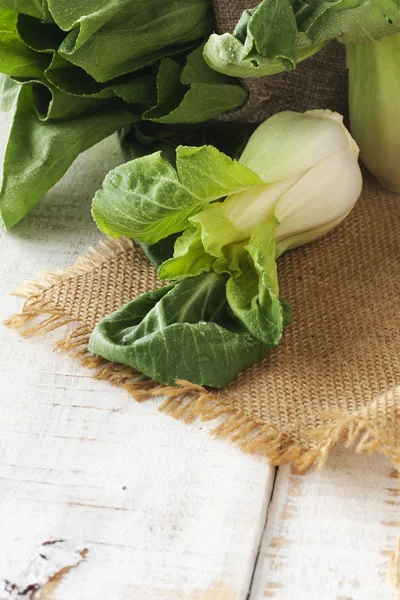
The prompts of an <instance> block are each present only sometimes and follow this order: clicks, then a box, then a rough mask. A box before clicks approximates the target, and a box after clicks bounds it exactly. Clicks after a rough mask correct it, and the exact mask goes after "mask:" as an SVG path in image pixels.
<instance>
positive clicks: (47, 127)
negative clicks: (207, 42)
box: [0, 0, 247, 229]
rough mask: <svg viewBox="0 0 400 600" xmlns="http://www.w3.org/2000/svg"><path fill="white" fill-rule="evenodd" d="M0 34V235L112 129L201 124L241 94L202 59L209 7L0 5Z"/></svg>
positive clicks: (135, 0) (188, 3) (155, 0)
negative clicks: (6, 114) (0, 144)
mask: <svg viewBox="0 0 400 600" xmlns="http://www.w3.org/2000/svg"><path fill="white" fill-rule="evenodd" d="M0 27H1V30H2V36H1V40H0V49H1V52H0V73H1V74H2V75H0V102H1V108H2V109H3V110H11V111H12V112H13V117H12V123H11V128H10V133H9V139H8V143H7V147H6V150H5V157H4V165H3V180H2V187H1V190H0V215H1V222H2V224H3V225H4V227H5V228H6V229H9V228H10V227H12V226H13V225H15V224H16V223H18V221H20V220H21V219H22V218H23V217H24V216H25V215H26V214H27V212H28V211H29V210H30V209H31V208H32V207H33V206H34V205H35V204H36V203H37V202H38V200H39V199H40V198H41V197H42V196H43V194H44V193H45V192H46V191H47V190H49V189H50V188H51V187H52V186H53V185H54V184H55V183H56V182H57V181H58V180H59V179H60V178H61V177H62V175H63V174H64V173H65V172H66V170H67V169H68V168H69V166H70V165H71V164H72V162H73V161H74V159H75V158H76V157H77V156H78V154H79V153H80V152H82V151H84V150H86V149H87V148H89V147H90V146H92V145H94V144H96V143H97V142H99V141H100V140H102V139H103V138H105V137H107V136H109V135H110V134H112V133H113V132H115V131H117V130H119V129H121V128H123V127H127V126H130V125H132V124H137V125H138V126H139V124H142V123H144V122H151V123H153V124H156V127H157V131H158V132H159V131H161V130H162V129H163V128H164V127H166V126H167V127H168V126H173V125H175V124H196V123H201V122H204V121H207V120H209V119H212V118H213V117H215V116H217V115H219V114H220V113H223V112H225V111H228V110H231V109H234V108H236V107H238V106H240V105H241V104H242V103H243V102H244V101H245V99H246V97H247V92H246V91H245V90H244V88H243V87H242V86H241V85H240V84H239V83H238V82H237V81H235V80H234V79H231V78H229V77H226V76H223V75H221V74H219V73H217V72H215V71H213V70H212V69H210V68H209V67H208V66H207V64H206V63H205V61H204V59H203V57H202V49H203V43H204V39H205V38H206V37H207V36H208V35H209V34H210V33H211V31H212V28H213V20H212V15H211V6H210V0H111V1H108V0H107V1H105V0H100V1H96V2H94V1H93V0H81V1H79V2H71V1H70V0H0ZM160 137H162V134H160V133H157V135H155V136H154V139H158V138H160Z"/></svg>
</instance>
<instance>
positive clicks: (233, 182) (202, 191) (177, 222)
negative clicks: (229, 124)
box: [92, 146, 262, 244]
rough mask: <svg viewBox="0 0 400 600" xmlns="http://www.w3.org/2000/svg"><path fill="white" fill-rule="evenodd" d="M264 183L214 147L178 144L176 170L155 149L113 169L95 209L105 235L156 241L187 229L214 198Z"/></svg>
mask: <svg viewBox="0 0 400 600" xmlns="http://www.w3.org/2000/svg"><path fill="white" fill-rule="evenodd" d="M260 184H262V181H261V180H260V178H259V177H258V175H256V174H255V173H253V172H252V171H250V170H249V169H248V168H247V167H245V166H244V165H241V164H240V163H238V162H236V161H233V160H232V159H231V158H229V157H228V156H226V155H224V154H222V153H221V152H219V151H218V150H216V148H213V147H212V146H203V147H200V148H195V147H182V146H180V147H178V148H177V151H176V169H175V168H174V167H173V166H172V165H171V164H170V163H169V162H167V161H166V160H164V159H163V158H162V156H161V153H160V152H156V153H154V154H151V155H148V156H144V157H141V158H137V159H136V160H133V161H131V162H128V163H125V164H124V165H120V166H118V167H117V168H115V169H114V170H113V171H111V172H110V173H109V174H108V175H107V177H106V178H105V180H104V183H103V189H102V190H99V191H98V192H97V193H96V195H95V197H94V200H93V208H92V213H93V217H94V219H95V221H96V223H97V225H98V227H99V228H100V229H101V230H102V231H104V233H107V234H108V235H110V236H113V237H118V236H121V235H124V236H126V237H134V238H137V239H139V240H141V241H143V242H147V243H150V244H153V243H156V242H158V241H159V240H161V239H162V238H165V237H167V236H168V235H171V234H173V233H177V232H179V231H183V230H185V229H187V227H188V226H189V222H188V219H189V217H191V216H192V215H194V214H196V213H198V212H199V211H201V210H203V208H204V207H205V206H206V205H207V204H208V203H209V202H211V201H212V200H216V199H217V198H220V197H221V196H226V195H227V194H230V193H233V192H237V191H240V190H244V189H248V188H250V187H254V186H256V185H260Z"/></svg>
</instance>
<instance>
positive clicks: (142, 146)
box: [120, 121, 251, 162]
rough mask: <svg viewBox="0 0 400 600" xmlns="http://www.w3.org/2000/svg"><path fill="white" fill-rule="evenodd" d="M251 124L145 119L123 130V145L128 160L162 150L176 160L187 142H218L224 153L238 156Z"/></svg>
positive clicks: (212, 143) (197, 143) (234, 156)
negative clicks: (164, 122) (178, 150)
mask: <svg viewBox="0 0 400 600" xmlns="http://www.w3.org/2000/svg"><path fill="white" fill-rule="evenodd" d="M250 132H251V127H250V125H249V124H247V123H235V127H232V124H231V123H229V122H228V123H225V122H223V121H212V122H206V123H202V124H201V125H191V126H187V125H185V124H177V125H164V126H162V127H160V126H159V125H158V124H157V123H151V122H143V123H138V124H136V125H133V126H132V127H131V128H128V129H124V130H122V131H121V133H120V143H121V149H122V152H123V154H124V158H125V160H126V161H128V160H132V159H134V158H139V157H140V156H144V155H145V154H152V153H153V152H156V151H157V150H161V151H162V155H163V157H164V158H166V159H167V160H169V161H170V162H174V161H175V151H176V148H177V147H178V146H180V145H184V146H205V145H211V146H215V147H216V148H218V149H219V150H221V152H223V153H224V154H227V155H228V156H231V157H232V158H238V157H239V156H240V153H241V152H242V150H243V148H244V146H245V145H246V142H247V140H248V138H249V135H250Z"/></svg>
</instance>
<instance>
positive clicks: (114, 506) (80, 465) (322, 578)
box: [0, 135, 399, 600]
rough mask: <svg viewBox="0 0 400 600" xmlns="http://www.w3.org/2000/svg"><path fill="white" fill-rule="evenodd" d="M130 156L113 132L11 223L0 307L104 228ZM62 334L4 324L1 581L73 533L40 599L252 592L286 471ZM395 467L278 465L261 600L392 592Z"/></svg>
mask: <svg viewBox="0 0 400 600" xmlns="http://www.w3.org/2000/svg"><path fill="white" fill-rule="evenodd" d="M0 140H3V141H4V135H3V136H1V135H0ZM119 160H120V158H119V152H118V148H117V144H116V141H115V140H114V141H107V142H106V143H103V144H101V145H100V146H99V147H98V148H96V149H94V150H93V151H91V152H89V153H88V154H87V155H86V156H84V157H82V158H81V159H79V160H78V161H77V163H76V164H75V166H74V168H73V170H72V172H71V173H70V174H68V175H67V176H66V177H65V178H64V180H63V181H62V182H61V183H60V184H59V185H58V186H57V187H56V188H55V189H54V190H53V191H52V192H50V193H49V194H48V195H47V197H46V198H45V199H44V201H42V203H41V204H40V205H39V206H38V207H37V208H36V209H35V210H34V211H32V213H31V214H30V215H29V216H28V217H27V218H26V219H25V220H24V221H23V222H22V223H21V224H19V225H18V226H17V227H15V228H14V229H13V230H12V231H11V232H9V233H7V234H6V233H0V256H1V260H0V299H1V301H0V319H4V318H6V317H7V316H9V315H10V314H11V313H13V312H15V311H16V310H17V309H18V308H19V307H20V300H19V299H16V298H13V297H10V296H8V292H10V291H11V290H12V289H14V288H15V287H16V286H17V285H18V284H19V283H20V282H22V281H24V280H25V279H28V278H31V277H32V275H33V274H35V273H36V272H37V271H40V270H46V269H50V270H52V269H56V268H62V267H65V266H68V265H70V264H71V263H72V262H73V261H74V260H75V259H76V258H77V257H78V256H79V255H80V254H81V253H82V252H84V251H85V249H86V247H87V246H88V245H93V244H94V243H95V242H96V241H97V240H98V239H99V234H98V232H97V231H96V228H95V226H94V224H93V223H92V221H91V218H90V198H91V196H92V194H93V192H94V191H95V190H96V189H97V188H98V186H99V185H100V183H101V179H102V176H103V174H104V173H105V172H106V171H107V170H108V169H109V168H111V167H112V166H113V165H115V164H117V162H118V161H119ZM56 338H57V333H55V334H53V335H50V336H46V338H44V339H22V338H21V337H20V336H19V335H18V333H16V332H12V331H9V330H7V329H5V328H0V347H1V350H2V353H1V361H0V402H1V404H0V406H1V419H0V579H2V580H3V581H4V580H7V581H8V582H11V583H14V584H16V585H17V586H18V587H20V586H21V585H22V584H23V574H24V573H26V572H27V569H28V572H29V566H30V565H31V564H32V561H33V563H34V564H35V560H37V556H38V549H40V548H41V547H42V545H43V543H44V542H46V541H54V540H65V544H67V545H68V548H71V549H72V551H75V552H77V551H79V550H81V549H83V548H86V549H87V554H86V555H85V558H84V560H83V561H81V562H80V563H79V564H78V565H77V566H75V567H73V568H72V569H69V570H66V571H65V572H62V573H61V575H59V576H58V577H56V581H53V585H52V587H50V588H49V587H48V586H46V585H45V586H44V587H43V588H42V591H43V595H41V596H40V597H39V598H38V600H46V599H49V598H51V599H52V600H71V598H73V599H74V600H109V599H110V598H112V599H116V600H124V599H125V598H129V600H133V599H134V600H246V597H247V594H248V591H249V588H250V586H251V576H252V572H253V569H254V565H255V562H256V557H257V551H258V546H259V542H260V539H261V535H262V530H263V527H264V524H265V520H266V515H267V509H268V503H269V498H270V493H271V488H272V481H273V475H274V470H273V469H271V468H269V467H268V466H267V464H266V463H265V461H264V459H262V458H261V457H250V456H246V455H244V454H242V453H240V452H239V450H238V449H237V448H235V447H234V446H232V445H230V444H229V443H227V442H226V441H217V440H213V439H211V438H210V437H209V436H208V435H207V433H206V430H207V429H208V428H209V427H210V425H205V424H201V423H200V424H199V423H196V424H193V425H190V426H187V425H184V424H182V423H181V422H176V421H174V420H173V419H171V418H170V417H167V416H165V415H160V414H159V413H158V412H157V402H147V403H143V404H136V403H135V402H134V401H133V400H132V399H131V398H130V397H129V396H128V395H127V393H125V392H124V391H122V390H119V389H115V388H112V387H111V386H110V385H109V384H107V383H106V382H99V381H94V380H93V379H92V378H91V376H90V372H89V371H87V370H85V369H84V368H82V367H81V366H80V365H79V364H78V363H77V362H76V361H75V360H73V359H71V358H68V357H66V356H64V355H60V354H57V353H53V352H52V344H51V342H52V340H55V339H56ZM211 426H213V425H211ZM389 471H390V467H389V466H388V465H387V463H386V462H385V461H384V460H383V459H381V458H379V457H365V458H355V457H354V456H353V455H352V454H343V453H339V454H337V455H336V458H335V460H334V461H333V462H332V463H331V464H330V465H329V464H328V466H327V468H326V470H325V471H324V472H322V473H311V474H309V475H305V476H295V475H290V470H289V469H288V468H283V469H281V470H280V471H279V476H278V481H277V485H276V488H275V494H274V500H273V503H272V506H271V510H270V514H269V517H268V524H267V528H266V531H265V534H264V539H263V546H262V550H261V553H260V556H259V559H258V562H257V572H256V576H255V578H254V581H253V582H252V586H251V600H258V599H260V600H261V599H264V598H267V597H271V595H272V596H273V597H275V598H277V599H278V600H287V599H289V598H290V599H291V600H303V599H304V600H312V599H313V598H315V599H317V598H318V600H338V599H339V598H340V599H341V600H345V598H347V599H349V598H351V599H353V600H369V598H371V599H374V600H375V599H377V600H380V599H381V598H389V599H390V598H392V597H393V594H392V592H391V589H390V587H388V584H387V583H386V578H385V570H386V562H387V556H386V554H387V552H388V551H389V550H390V549H391V548H392V547H394V533H395V530H396V527H397V525H398V523H397V521H398V519H399V517H398V516H396V515H395V514H394V513H397V514H398V499H396V482H395V480H394V479H390V480H389V478H388V472H389ZM386 488H387V489H386ZM393 503H394V504H393ZM282 540H283V541H282ZM286 542H287V545H285V544H286ZM68 556H69V557H70V555H69V554H68V553H67V555H66V556H65V555H64V559H65V560H63V561H61V562H60V561H59V562H57V561H55V562H54V560H55V559H54V558H53V563H52V566H53V567H54V569H55V568H56V567H57V568H58V567H60V566H61V564H64V566H67V565H66V564H65V563H67V562H69V560H67V558H68ZM72 562H73V561H72ZM71 564H72V563H71ZM54 569H52V570H53V571H54ZM50 571H51V570H49V571H48V572H47V576H48V577H49V578H51V572H50ZM42 579H43V578H42ZM3 588H4V586H3ZM0 589H1V588H0ZM20 589H24V588H20ZM5 593H6V592H4V589H3V593H2V594H1V593H0V600H3V598H2V595H3V596H4V594H5ZM7 594H8V592H7ZM371 594H372V595H371ZM385 594H386V595H385ZM27 597H28V596H27V595H25V596H24V598H25V600H26V598H27ZM6 600H10V599H9V594H8V596H6Z"/></svg>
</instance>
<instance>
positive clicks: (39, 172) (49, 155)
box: [0, 86, 136, 229]
mask: <svg viewBox="0 0 400 600" xmlns="http://www.w3.org/2000/svg"><path fill="white" fill-rule="evenodd" d="M135 118H136V117H135V116H134V115H133V114H132V113H131V112H130V111H129V110H127V109H125V108H124V109H121V108H118V109H112V110H111V109H107V110H105V111H104V112H101V111H99V112H93V113H91V114H90V115H88V116H83V117H79V118H76V119H72V120H67V121H55V122H52V121H50V122H46V123H43V122H41V121H40V120H39V119H38V118H37V115H36V112H35V109H34V106H33V101H32V91H31V88H30V86H22V88H21V91H20V93H19V97H18V102H17V104H16V109H15V114H14V118H13V123H12V126H11V131H10V136H9V140H8V143H7V148H6V152H5V157H4V164H3V181H2V187H1V193H0V213H1V218H2V222H3V225H4V227H5V228H6V229H9V228H11V227H12V226H13V225H15V224H16V223H18V221H20V220H21V219H22V218H23V217H24V216H25V215H26V214H27V213H28V212H29V210H31V208H32V207H33V206H34V205H35V204H36V203H37V202H38V201H39V200H40V198H41V197H42V196H43V194H45V192H47V191H48V190H49V189H50V188H51V187H52V186H53V185H54V184H55V183H56V182H57V181H58V180H59V179H60V178H61V177H62V175H64V173H65V172H66V171H67V169H68V168H69V167H70V165H71V164H72V162H73V161H74V160H75V158H76V157H77V156H78V154H80V152H83V151H84V150H86V149H87V148H90V146H93V145H94V144H96V143H97V142H99V141H100V140H102V139H104V138H105V137H108V136H109V135H111V134H112V133H113V132H114V131H116V130H117V129H119V128H120V127H123V126H125V125H127V124H129V123H131V122H133V121H134V120H135Z"/></svg>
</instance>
